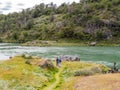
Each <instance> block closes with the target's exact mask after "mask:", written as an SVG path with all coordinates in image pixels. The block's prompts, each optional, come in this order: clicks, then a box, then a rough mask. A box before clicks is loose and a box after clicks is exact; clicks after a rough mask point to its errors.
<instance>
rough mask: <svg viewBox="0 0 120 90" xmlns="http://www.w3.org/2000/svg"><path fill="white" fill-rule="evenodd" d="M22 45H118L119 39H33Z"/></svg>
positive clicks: (119, 44)
mask: <svg viewBox="0 0 120 90" xmlns="http://www.w3.org/2000/svg"><path fill="white" fill-rule="evenodd" d="M22 46H41V47H45V46H58V47H63V46H67V47H69V46H120V42H119V41H116V42H115V41H112V40H111V41H107V40H106V41H79V40H59V41H45V40H35V41H29V42H26V43H23V44H22Z"/></svg>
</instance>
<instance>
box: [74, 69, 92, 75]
mask: <svg viewBox="0 0 120 90" xmlns="http://www.w3.org/2000/svg"><path fill="white" fill-rule="evenodd" d="M93 74H94V72H93V71H91V70H87V69H81V70H79V71H76V72H75V73H74V76H90V75H93Z"/></svg>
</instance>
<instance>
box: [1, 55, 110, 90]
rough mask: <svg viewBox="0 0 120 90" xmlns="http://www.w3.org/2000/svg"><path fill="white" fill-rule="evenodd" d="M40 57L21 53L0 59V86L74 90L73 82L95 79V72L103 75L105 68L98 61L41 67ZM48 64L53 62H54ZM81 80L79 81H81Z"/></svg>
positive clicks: (7, 89) (24, 89) (13, 89)
mask: <svg viewBox="0 0 120 90" xmlns="http://www.w3.org/2000/svg"><path fill="white" fill-rule="evenodd" d="M43 60H44V59H42V58H38V57H31V56H27V57H26V56H24V55H22V56H16V57H13V58H11V59H10V60H7V61H3V62H0V73H1V74H0V89H1V90H50V89H52V90H76V89H75V87H74V85H76V84H77V82H79V81H80V80H81V79H87V78H88V76H89V77H95V76H96V78H99V77H98V76H99V75H103V74H105V73H106V72H108V70H109V68H108V67H106V66H104V65H101V64H95V63H87V62H67V61H65V62H62V65H61V67H60V68H57V67H55V65H54V68H43V67H40V64H41V63H42V61H43ZM52 63H53V64H55V62H54V61H52ZM102 77H103V76H102ZM102 77H101V78H102ZM77 80H78V81H77ZM88 80H89V78H88ZM90 80H91V78H90ZM84 81H85V80H84ZM84 81H82V82H83V83H84ZM96 81H99V80H96ZM101 85H102V84H101ZM88 86H89V85H88ZM78 90H81V89H78ZM82 90H85V89H82ZM86 90H87V89H86ZM91 90H93V89H91ZM100 90H102V89H100ZM105 90H107V89H105Z"/></svg>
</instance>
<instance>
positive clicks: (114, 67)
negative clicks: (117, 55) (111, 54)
mask: <svg viewBox="0 0 120 90" xmlns="http://www.w3.org/2000/svg"><path fill="white" fill-rule="evenodd" d="M113 70H114V71H118V68H117V66H116V62H114V66H113Z"/></svg>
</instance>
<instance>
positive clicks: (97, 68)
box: [91, 67, 102, 73]
mask: <svg viewBox="0 0 120 90" xmlns="http://www.w3.org/2000/svg"><path fill="white" fill-rule="evenodd" d="M91 71H93V72H94V73H101V72H102V70H101V68H100V67H92V68H91Z"/></svg>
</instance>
